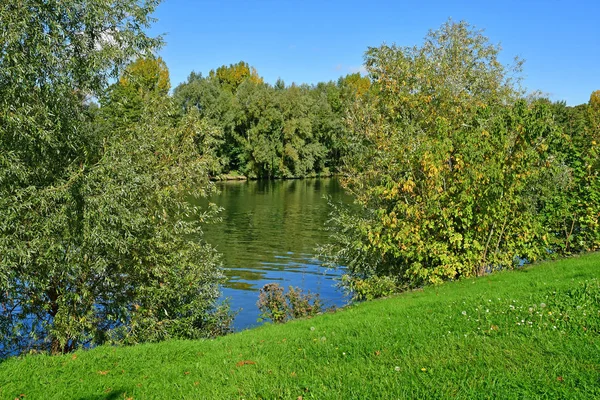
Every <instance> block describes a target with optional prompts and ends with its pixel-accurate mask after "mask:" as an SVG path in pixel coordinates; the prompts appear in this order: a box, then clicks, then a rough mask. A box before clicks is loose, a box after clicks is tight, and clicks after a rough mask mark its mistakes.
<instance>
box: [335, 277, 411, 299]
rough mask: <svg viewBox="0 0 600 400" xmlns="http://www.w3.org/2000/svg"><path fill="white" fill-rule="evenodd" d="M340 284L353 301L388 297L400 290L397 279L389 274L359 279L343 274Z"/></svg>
mask: <svg viewBox="0 0 600 400" xmlns="http://www.w3.org/2000/svg"><path fill="white" fill-rule="evenodd" d="M341 285H342V287H343V288H344V289H345V290H346V291H348V292H349V293H350V294H351V295H352V300H353V301H363V300H373V299H378V298H380V297H388V296H391V295H393V294H394V293H398V292H399V291H400V287H399V282H398V279H396V278H394V277H391V276H371V277H369V278H366V279H361V278H355V277H352V276H350V275H343V276H342V283H341Z"/></svg>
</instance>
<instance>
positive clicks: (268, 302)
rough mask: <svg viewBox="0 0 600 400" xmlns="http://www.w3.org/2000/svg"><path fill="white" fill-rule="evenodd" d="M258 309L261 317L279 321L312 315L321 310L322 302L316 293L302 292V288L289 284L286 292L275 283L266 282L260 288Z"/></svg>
mask: <svg viewBox="0 0 600 400" xmlns="http://www.w3.org/2000/svg"><path fill="white" fill-rule="evenodd" d="M257 305H258V309H259V310H260V311H261V318H263V319H270V320H271V321H273V322H277V323H281V322H285V321H287V320H290V319H294V318H302V317H307V316H313V315H316V314H318V313H319V312H321V310H322V307H323V304H322V303H321V300H320V299H319V295H318V294H311V293H310V291H309V292H308V293H307V294H304V293H302V289H300V288H297V287H296V288H294V287H292V286H290V287H289V288H288V292H287V293H285V294H284V290H283V288H282V287H281V286H279V285H278V284H277V283H268V284H266V285H265V286H263V287H262V289H260V292H259V297H258V302H257Z"/></svg>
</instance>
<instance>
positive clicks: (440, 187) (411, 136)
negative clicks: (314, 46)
mask: <svg viewBox="0 0 600 400" xmlns="http://www.w3.org/2000/svg"><path fill="white" fill-rule="evenodd" d="M499 52H500V48H499V47H498V46H495V45H492V44H490V43H489V41H488V39H487V38H486V37H485V36H483V35H482V34H481V32H479V31H476V30H474V29H473V28H471V27H470V26H469V25H468V24H466V23H464V22H460V23H454V22H451V21H450V22H447V23H445V24H444V25H443V26H442V27H441V28H440V29H439V30H437V31H432V32H430V33H429V35H428V36H427V37H426V39H425V42H424V44H423V45H422V46H415V47H397V46H387V45H383V46H380V47H377V48H370V49H369V50H368V51H367V53H366V56H365V65H366V68H367V71H368V73H369V76H370V78H371V80H372V88H371V91H370V93H368V95H367V96H364V97H363V98H359V99H358V101H357V105H356V107H355V108H354V110H353V111H352V112H351V114H350V115H349V117H348V123H349V129H350V131H351V132H354V135H353V136H352V138H351V139H350V140H349V143H350V147H351V148H352V153H351V154H352V155H351V157H348V158H347V159H346V166H345V171H344V172H345V175H346V178H345V179H344V180H343V183H344V185H345V186H346V188H347V189H348V190H349V191H350V192H351V193H352V194H353V195H354V196H355V199H356V202H357V204H358V207H355V208H352V209H350V210H343V209H342V210H338V213H337V214H335V215H334V222H337V226H336V228H335V230H336V234H335V237H336V238H337V246H335V248H334V249H331V250H330V251H331V252H333V253H334V255H335V256H336V257H338V258H340V259H341V260H340V262H343V263H344V264H346V265H348V266H349V268H350V271H351V273H353V274H354V275H357V276H363V277H364V276H369V275H388V276H393V277H396V278H398V279H399V280H401V281H403V282H406V283H407V284H408V285H421V284H424V283H431V282H434V283H435V282H441V281H443V280H446V279H454V278H457V277H460V276H471V275H475V274H478V273H483V272H486V271H489V270H491V269H494V268H502V267H511V266H513V265H514V263H515V262H518V260H520V259H524V258H525V259H528V260H534V259H536V258H538V257H540V256H541V255H543V253H544V252H545V250H544V247H543V246H540V245H538V244H540V243H543V241H544V239H543V236H544V232H545V231H544V228H543V226H541V225H540V222H539V220H538V218H537V212H538V210H539V208H540V207H541V206H542V203H543V199H541V198H540V196H539V193H540V191H539V190H538V189H539V187H540V185H542V186H543V185H547V182H545V181H544V179H545V176H546V175H547V171H548V170H549V169H551V168H555V167H557V165H556V164H557V162H556V161H555V160H554V159H553V158H552V157H551V156H550V154H549V151H548V149H549V143H550V142H553V141H555V140H558V139H557V138H558V137H559V134H558V131H557V129H556V127H555V125H554V124H553V122H552V116H551V113H550V111H549V109H548V108H544V107H543V106H542V105H538V106H535V107H534V106H532V105H530V104H527V103H525V102H522V101H519V100H518V99H519V97H520V95H521V92H520V90H519V86H518V80H514V77H518V73H519V71H520V62H518V61H517V63H516V64H515V65H514V66H512V67H508V66H505V65H503V64H502V63H501V62H500V61H499V59H498V56H499Z"/></svg>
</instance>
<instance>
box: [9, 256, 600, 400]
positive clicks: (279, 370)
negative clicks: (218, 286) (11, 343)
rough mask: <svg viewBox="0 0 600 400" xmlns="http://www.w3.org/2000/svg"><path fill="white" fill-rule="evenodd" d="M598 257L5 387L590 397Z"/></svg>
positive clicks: (104, 355)
mask: <svg viewBox="0 0 600 400" xmlns="http://www.w3.org/2000/svg"><path fill="white" fill-rule="evenodd" d="M598 278H600V254H598V253H596V254H589V255H585V256H582V257H577V258H571V259H567V260H561V261H558V262H551V263H543V264H539V265H536V266H533V267H529V268H525V269H523V270H518V271H512V272H502V273H498V274H495V275H492V276H487V277H482V278H478V279H470V280H463V281H459V282H454V283H449V284H446V285H443V286H440V287H431V288H426V289H425V290H423V291H418V292H411V293H406V294H403V295H400V296H397V297H394V298H390V299H383V300H378V301H373V302H370V303H364V304H360V305H356V306H353V307H349V308H347V309H345V310H343V311H340V312H337V313H334V314H326V315H322V316H319V317H316V318H313V319H308V320H301V321H294V322H291V323H288V324H286V325H281V326H263V327H261V328H258V329H253V330H249V331H244V332H241V333H237V334H234V335H230V336H228V337H223V338H220V339H218V340H214V341H171V342H166V343H160V344H149V345H140V346H135V347H128V348H112V347H101V348H97V349H94V350H91V351H80V352H77V353H75V354H68V355H65V356H60V357H49V356H27V357H24V358H21V359H10V360H7V361H4V362H2V363H1V364H0V388H1V389H0V397H1V398H6V399H14V398H16V397H19V396H21V397H25V398H28V399H36V398H40V399H42V398H43V399H51V398H57V399H58V398H79V399H103V398H109V399H119V398H136V399H137V398H139V399H148V398H206V399H209V398H265V399H269V398H289V399H299V398H302V399H310V398H315V399H326V398H335V399H337V398H340V399H341V398H343V399H350V398H361V399H364V398H398V397H405V398H414V397H427V398H436V397H451V396H456V397H460V398H489V397H491V398H495V397H499V398H537V397H543V398H546V397H549V398H565V397H568V398H582V399H583V398H586V399H589V398H593V397H599V396H600V335H599V329H600V315H599V304H600V288H599V286H598V285H599V283H598V280H597V279H598Z"/></svg>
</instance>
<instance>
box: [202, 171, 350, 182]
mask: <svg viewBox="0 0 600 400" xmlns="http://www.w3.org/2000/svg"><path fill="white" fill-rule="evenodd" d="M338 176H343V175H342V174H339V173H333V172H319V173H312V174H308V175H306V176H291V177H281V176H272V177H256V176H251V177H248V176H246V175H241V174H239V173H238V172H237V171H233V172H230V173H227V174H221V175H216V176H212V177H211V178H210V179H211V180H212V181H216V182H222V181H265V180H266V181H270V180H293V179H320V178H335V177H338Z"/></svg>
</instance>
